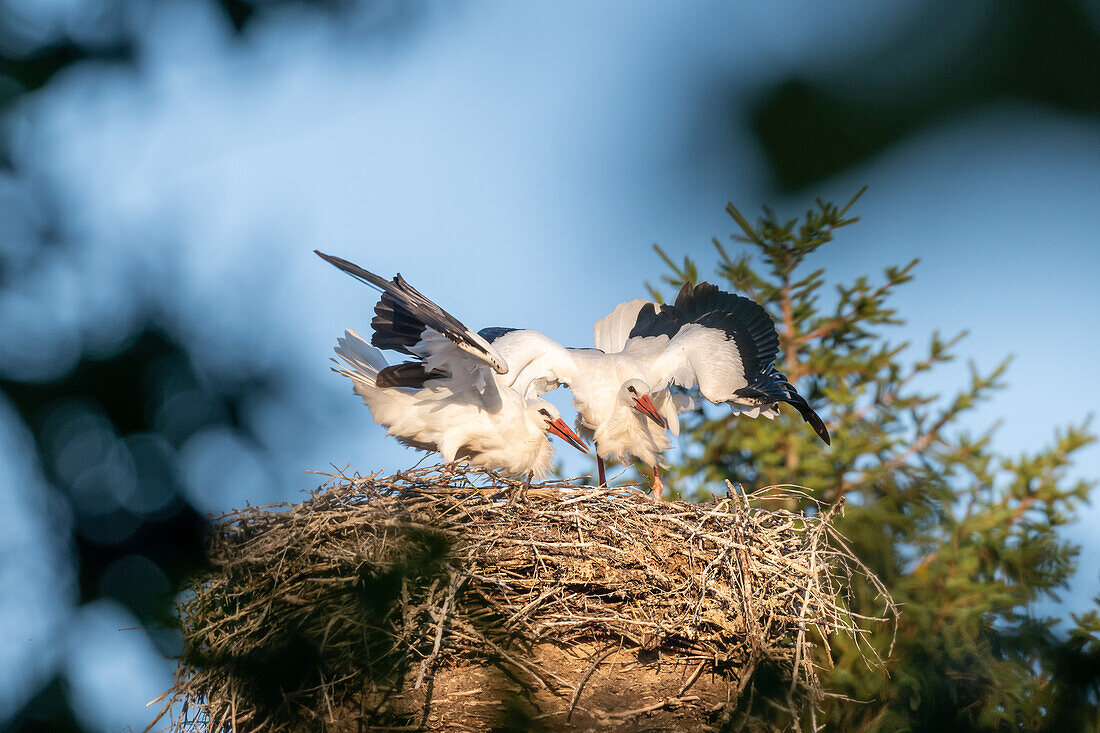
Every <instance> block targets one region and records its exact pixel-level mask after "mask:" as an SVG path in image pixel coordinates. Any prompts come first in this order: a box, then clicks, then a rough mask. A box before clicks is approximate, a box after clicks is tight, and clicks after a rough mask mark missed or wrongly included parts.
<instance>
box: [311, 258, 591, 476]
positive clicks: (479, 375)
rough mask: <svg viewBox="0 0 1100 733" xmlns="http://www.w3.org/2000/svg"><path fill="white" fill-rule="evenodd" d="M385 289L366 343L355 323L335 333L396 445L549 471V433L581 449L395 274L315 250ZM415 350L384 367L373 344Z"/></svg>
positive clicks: (480, 346)
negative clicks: (408, 358) (376, 271)
mask: <svg viewBox="0 0 1100 733" xmlns="http://www.w3.org/2000/svg"><path fill="white" fill-rule="evenodd" d="M317 254H318V255H320V256H321V257H322V258H324V259H325V260H326V261H328V262H330V263H331V264H333V265H335V266H336V267H338V268H340V269H341V270H344V271H345V272H347V273H349V274H351V275H352V276H354V277H356V278H357V279H359V280H361V281H363V282H366V283H368V284H370V285H372V286H374V287H376V288H378V289H379V290H381V291H382V298H381V299H380V300H379V302H378V304H377V305H376V306H375V318H374V320H373V322H372V327H373V329H374V334H373V336H372V339H371V340H372V343H373V346H372V345H371V344H368V343H367V342H366V341H365V340H364V339H363V338H362V337H360V336H359V335H358V334H357V333H355V332H354V331H347V332H345V335H344V337H343V338H341V339H340V340H339V346H338V347H337V348H336V353H337V355H339V356H340V358H341V359H343V360H344V363H345V364H346V365H347V367H348V368H340V369H338V370H337V371H339V372H340V373H341V374H344V375H345V376H347V377H349V378H351V379H352V381H353V384H354V389H355V392H356V393H357V394H359V395H360V396H361V397H362V398H363V400H364V402H366V403H367V405H368V407H370V409H371V413H372V415H373V416H374V419H375V422H377V423H379V424H380V425H383V426H385V427H386V428H387V431H388V433H389V434H390V435H392V436H394V437H396V438H397V439H398V440H400V441H401V442H402V443H404V444H406V445H409V446H412V447H415V448H419V449H422V450H431V451H439V452H440V453H441V454H442V455H443V457H444V459H445V460H447V461H448V462H452V461H455V460H465V461H467V462H468V463H470V464H471V465H474V466H477V467H480V468H486V469H499V470H502V471H504V472H506V473H509V474H512V475H524V474H529V475H532V476H535V477H540V478H541V477H543V476H545V475H546V474H547V473H548V472H549V470H550V466H551V463H552V461H553V455H554V450H553V447H552V446H551V445H550V442H549V441H548V440H547V435H546V433H547V432H552V433H554V434H555V435H558V436H559V437H561V438H562V439H564V440H565V441H566V442H568V443H569V444H570V445H572V446H573V447H575V448H577V449H578V450H581V451H585V452H587V450H586V449H585V447H584V444H583V442H582V441H581V440H580V438H579V437H578V436H577V435H576V434H575V433H574V432H573V431H572V430H571V429H570V428H569V426H568V425H567V424H566V423H565V422H564V421H563V420H562V419H561V415H560V414H559V413H558V410H557V408H555V407H554V406H553V405H551V404H550V403H548V402H546V401H544V400H540V399H537V395H532V396H531V397H530V398H528V397H527V396H526V395H525V394H524V393H522V392H520V391H517V390H515V389H513V388H512V387H511V384H510V380H507V379H505V377H504V376H503V375H506V374H507V373H508V371H509V369H508V365H507V362H506V361H505V359H504V358H503V357H502V356H501V355H500V354H499V353H498V352H497V351H496V350H495V349H494V348H493V347H492V346H491V345H490V344H489V343H488V341H487V340H486V339H485V338H483V337H482V336H480V335H479V334H475V333H473V332H472V331H470V330H469V329H468V328H466V326H465V325H463V324H462V323H461V322H460V321H458V319H456V318H454V317H453V316H451V315H450V314H449V313H447V312H446V311H444V310H443V309H442V308H440V307H439V306H438V305H436V304H435V303H434V302H432V301H431V300H429V299H428V298H426V297H424V296H423V295H421V294H420V293H419V292H418V291H416V290H415V289H413V288H412V286H410V285H409V284H408V283H406V282H405V281H404V280H403V279H402V278H401V277H400V275H398V276H396V277H394V279H393V280H392V281H387V280H384V279H382V278H380V277H379V276H377V275H375V274H373V273H371V272H368V271H366V270H364V269H362V268H360V267H359V266H358V265H354V264H352V263H350V262H348V261H346V260H342V259H340V258H338V257H332V256H330V255H324V254H321V253H320V252H318V253H317ZM378 346H381V347H384V348H389V349H392V350H395V351H399V352H402V353H405V354H408V355H410V356H413V357H415V360H414V361H410V362H405V363H402V364H395V365H393V366H390V365H389V364H387V363H386V360H385V358H384V357H383V356H382V354H381V352H379V351H378V349H377V348H375V347H378Z"/></svg>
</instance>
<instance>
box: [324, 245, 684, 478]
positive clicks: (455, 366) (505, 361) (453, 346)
mask: <svg viewBox="0 0 1100 733" xmlns="http://www.w3.org/2000/svg"><path fill="white" fill-rule="evenodd" d="M317 254H318V255H319V256H320V257H322V258H323V259H325V260H326V261H327V262H330V263H331V264H333V265H335V266H336V267H338V268H340V269H341V270H344V271H345V272H347V273H349V274H350V275H352V276H353V277H356V278H357V279H359V280H361V281H363V282H365V283H367V284H369V285H372V286H374V287H375V288H378V289H379V290H381V291H382V298H381V300H380V301H379V302H378V304H377V305H376V306H375V309H374V311H375V317H374V320H373V321H371V327H372V328H373V330H374V334H373V336H372V337H371V343H372V344H374V345H375V346H377V347H379V348H382V349H390V350H393V351H399V352H402V353H405V354H408V355H410V356H413V357H416V361H411V362H407V363H404V364H396V365H393V366H388V367H384V368H382V369H380V370H379V371H378V374H377V377H376V378H375V384H376V385H377V386H378V387H380V388H389V387H414V388H426V387H433V388H446V389H449V390H451V391H452V392H454V393H456V394H460V395H470V396H471V399H472V395H473V394H476V393H479V392H480V391H481V390H484V389H485V384H486V379H488V378H489V377H493V378H494V379H495V381H496V383H497V385H498V387H499V388H501V389H511V390H514V391H515V392H516V393H517V394H518V395H519V396H520V397H521V398H522V399H523V400H527V401H531V400H536V399H538V398H540V397H542V395H543V394H545V393H546V392H547V391H548V390H552V389H556V388H557V387H559V386H561V385H567V386H568V387H569V389H570V391H571V392H572V393H573V404H574V406H575V407H576V408H577V411H578V419H577V426H578V428H577V429H578V430H579V431H580V432H581V433H582V434H584V435H586V436H588V437H590V438H591V439H592V440H594V441H595V445H596V449H597V454H598V456H599V473H600V483H601V484H603V483H605V477H604V470H603V458H606V457H608V456H611V455H616V456H618V458H619V459H620V460H621V461H623V462H624V463H625V462H627V461H629V460H630V459H631V457H633V456H636V457H637V458H638V459H639V460H643V461H645V462H646V463H647V464H649V465H653V466H656V465H657V464H658V462H659V459H660V455H661V453H663V452H664V451H665V450H666V449H667V448H668V446H669V441H668V439H667V437H666V436H665V435H664V430H665V427H666V426H668V425H669V424H670V423H671V425H672V427H673V430H674V431H676V430H678V427H679V421H678V420H677V419H676V406H675V405H674V403H673V398H672V397H671V396H670V395H669V393H668V390H667V389H662V390H658V391H657V392H654V393H653V394H652V395H651V392H652V390H651V389H650V388H649V386H648V385H647V384H646V383H645V380H644V379H642V377H643V374H642V372H641V370H640V368H639V366H638V365H636V364H634V363H633V361H632V360H631V359H628V358H623V357H622V356H621V355H616V354H610V355H609V354H604V353H602V352H600V351H598V350H596V349H567V348H565V347H564V346H562V345H561V344H560V343H558V342H557V341H554V340H553V339H551V338H550V337H548V336H545V335H544V334H541V333H539V332H538V331H534V330H529V329H522V330H521V329H513V328H485V329H482V330H481V331H479V332H478V333H473V332H471V331H470V330H469V329H467V328H466V327H465V326H464V325H462V323H461V322H459V321H458V320H457V319H455V318H454V317H453V316H451V315H450V314H448V313H446V312H445V311H443V310H442V309H441V308H440V307H439V306H438V305H436V304H435V303H433V302H432V301H431V300H429V299H428V298H426V297H424V296H423V295H422V294H420V293H419V292H418V291H417V290H416V289H414V288H413V287H412V286H411V285H409V284H408V283H407V282H406V281H405V280H404V279H403V278H402V277H401V276H400V275H398V276H396V277H394V278H393V280H392V281H389V280H385V279H383V278H381V277H379V276H378V275H375V274H374V273H371V272H368V271H367V270H364V269H362V268H361V267H358V266H357V265H353V264H352V263H350V262H347V261H346V260H342V259H340V258H339V257H333V256H330V255H326V254H322V253H320V252H317ZM464 357H474V358H472V359H471V358H464ZM484 364H489V365H491V366H492V367H493V369H494V370H495V371H496V372H497V374H495V375H490V374H489V373H488V371H487V370H485V369H483V368H481V367H482V366H483V365H484ZM654 425H656V426H657V427H658V429H656V430H654V428H653V426H654ZM570 432H572V431H570ZM558 434H559V435H560V433H558ZM574 437H575V436H574ZM657 484H658V485H659V475H657Z"/></svg>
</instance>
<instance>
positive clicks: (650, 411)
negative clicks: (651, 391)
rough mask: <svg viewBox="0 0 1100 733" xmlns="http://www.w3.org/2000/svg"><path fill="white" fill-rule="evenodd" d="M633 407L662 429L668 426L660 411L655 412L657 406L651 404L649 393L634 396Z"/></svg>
mask: <svg viewBox="0 0 1100 733" xmlns="http://www.w3.org/2000/svg"><path fill="white" fill-rule="evenodd" d="M634 409H636V410H637V411H638V412H640V413H642V414H643V415H645V416H646V417H648V418H649V419H650V420H652V421H653V422H655V423H657V424H658V425H660V426H661V428H662V429H663V428H667V427H668V423H667V422H666V421H665V419H664V418H663V417H661V413H659V412H657V407H656V406H655V405H654V404H653V400H651V399H649V395H647V394H644V395H642V396H641V397H635V398H634Z"/></svg>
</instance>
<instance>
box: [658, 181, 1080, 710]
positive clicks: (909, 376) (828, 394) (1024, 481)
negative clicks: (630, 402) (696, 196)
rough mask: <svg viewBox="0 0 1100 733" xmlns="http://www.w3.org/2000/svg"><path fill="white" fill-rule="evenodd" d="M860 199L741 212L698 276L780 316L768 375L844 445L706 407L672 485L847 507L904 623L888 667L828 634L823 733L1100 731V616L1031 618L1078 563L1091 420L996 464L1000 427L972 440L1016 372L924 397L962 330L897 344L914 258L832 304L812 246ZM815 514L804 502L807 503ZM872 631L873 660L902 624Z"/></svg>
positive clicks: (802, 428)
mask: <svg viewBox="0 0 1100 733" xmlns="http://www.w3.org/2000/svg"><path fill="white" fill-rule="evenodd" d="M860 193H862V191H861V192H860ZM858 197H859V194H857V195H856V197H855V198H853V199H852V201H851V202H849V203H848V205H847V206H844V207H843V208H840V207H837V206H834V205H832V204H828V203H824V202H821V201H818V202H817V206H816V208H814V209H813V210H811V211H809V212H807V214H806V215H805V217H804V218H802V219H801V220H797V219H792V220H790V221H779V220H777V218H776V217H775V216H774V214H772V213H771V212H770V211H769V210H767V209H765V213H764V216H763V217H762V218H760V219H759V220H758V221H757V222H756V223H751V222H750V221H749V220H748V219H747V218H746V217H744V216H743V215H742V214H741V212H739V211H738V210H737V209H736V208H735V207H734V206H733V205H732V204H730V205H729V206H728V207H727V212H728V213H729V215H730V216H731V217H732V218H733V221H734V222H735V223H736V225H737V228H738V230H739V231H738V232H737V234H735V235H734V236H733V237H732V239H734V240H735V241H737V242H738V243H740V247H739V249H738V250H736V251H734V252H730V251H729V250H727V248H726V247H725V246H724V245H723V244H722V243H721V242H720V241H718V240H717V239H716V240H714V246H715V249H716V251H717V258H718V263H717V270H716V275H717V278H716V279H715V278H704V279H709V280H711V281H712V282H715V283H716V284H718V285H719V286H720V287H723V288H724V289H727V290H730V291H731V292H736V293H740V294H742V295H746V296H748V297H751V298H752V299H754V300H756V301H757V302H759V303H761V304H762V305H764V307H766V308H767V309H768V311H769V312H770V313H771V314H772V316H773V318H774V319H775V322H776V327H777V330H778V331H779V336H780V353H779V356H778V358H777V364H776V366H777V368H779V370H780V371H782V372H784V373H785V374H786V375H787V376H788V377H789V378H790V381H791V382H792V383H793V384H795V385H796V386H797V388H798V390H799V391H800V392H801V393H802V394H803V395H804V396H806V398H807V399H808V400H809V401H810V404H811V405H813V406H814V408H815V409H816V410H817V411H818V412H819V413H820V414H821V415H822V417H823V418H824V419H825V420H826V422H827V423H828V427H829V430H830V432H831V433H832V447H831V448H829V447H826V446H824V445H823V444H821V443H820V442H819V441H818V439H817V437H816V436H815V435H814V434H813V432H812V431H811V430H809V429H808V428H807V426H806V425H805V424H803V422H802V420H801V418H800V417H799V416H798V415H797V414H796V413H795V412H794V411H793V410H783V411H782V413H783V414H782V415H781V417H779V418H778V419H776V420H774V421H769V420H765V419H755V420H754V419H747V418H743V417H742V418H739V417H736V416H734V415H731V414H729V413H728V412H727V411H725V410H724V409H720V408H716V407H714V406H712V405H708V404H706V403H703V402H702V401H699V400H697V404H699V405H700V406H699V407H697V408H696V409H695V410H694V411H693V412H692V413H689V414H688V415H685V416H683V417H682V423H683V428H682V433H681V436H682V443H683V453H682V457H681V462H680V463H679V464H678V465H677V466H675V467H674V469H673V475H674V476H675V477H676V480H675V482H674V487H676V488H679V489H681V491H683V490H684V487H687V486H694V487H696V489H695V494H696V496H697V497H698V498H702V497H704V496H707V497H709V494H708V493H707V492H708V490H713V491H715V492H720V491H724V488H721V489H719V488H718V487H719V486H722V484H721V480H723V479H727V478H728V479H730V480H731V481H734V482H741V483H743V484H744V485H745V486H746V487H747V488H750V489H751V488H758V487H763V486H767V485H773V484H796V485H799V486H802V487H805V488H806V489H807V492H808V495H809V496H810V497H812V499H814V500H818V501H823V502H825V503H826V504H829V503H831V502H835V501H837V500H838V499H841V498H844V499H845V500H846V503H847V510H846V516H845V518H844V520H843V521H842V523H841V525H840V528H841V531H842V532H843V533H844V534H845V535H846V536H847V537H848V538H849V539H850V541H851V543H852V547H853V549H854V550H855V551H856V553H857V554H858V555H859V556H860V557H861V558H862V559H863V561H864V562H866V563H867V565H868V566H870V567H871V568H872V569H873V570H874V571H875V572H876V573H877V574H878V575H879V576H880V578H881V579H882V580H883V581H884V582H885V583H886V586H887V587H888V588H889V589H890V591H891V593H892V594H893V596H894V600H895V601H896V602H897V603H898V605H899V607H900V613H901V615H900V620H899V625H898V628H897V635H896V639H894V640H893V645H892V651H891V652H890V654H889V656H888V658H887V660H886V666H885V671H883V670H882V669H876V668H874V667H873V666H868V665H867V664H865V663H864V661H863V659H862V653H861V651H860V649H858V648H856V647H855V646H853V645H851V644H846V643H845V641H844V640H842V639H836V640H830V643H831V647H832V648H831V659H830V660H827V659H825V658H824V655H825V651H824V649H823V648H822V650H821V653H822V659H820V660H818V661H819V662H820V663H822V664H824V665H825V666H826V667H827V666H829V665H830V664H832V665H835V668H834V669H833V670H832V671H831V672H829V673H827V674H826V675H825V681H826V684H827V685H828V686H829V688H830V690H831V691H832V692H833V693H836V694H837V695H839V696H843V697H836V698H832V699H830V700H829V701H828V702H827V703H826V707H825V710H824V711H823V712H824V717H823V716H822V715H820V714H819V715H818V717H817V721H818V723H819V724H821V723H822V722H823V721H824V724H825V727H826V729H835V730H844V731H858V730H866V731H897V730H928V729H938V730H940V731H948V730H952V731H953V730H1009V729H1012V730H1042V729H1055V728H1060V729H1062V730H1066V731H1068V730H1086V729H1093V730H1095V729H1098V728H1100V715H1098V713H1097V707H1096V705H1097V695H1098V693H1100V685H1098V682H1100V615H1098V614H1097V612H1096V611H1092V612H1090V613H1088V614H1084V615H1080V616H1074V617H1072V618H1054V617H1047V616H1040V615H1036V613H1035V612H1034V610H1033V609H1034V604H1035V602H1037V601H1040V600H1043V599H1050V598H1057V593H1058V592H1059V591H1060V590H1062V589H1064V588H1065V587H1066V586H1067V583H1068V581H1069V580H1070V578H1071V576H1072V574H1073V572H1074V570H1075V568H1076V560H1077V555H1078V547H1076V546H1075V545H1073V544H1072V543H1071V542H1069V541H1067V540H1066V539H1065V538H1064V537H1062V536H1061V535H1060V533H1059V531H1060V528H1061V527H1062V526H1063V525H1065V524H1066V523H1067V522H1069V521H1072V520H1073V519H1074V517H1075V516H1076V513H1077V510H1078V509H1079V508H1080V506H1081V505H1082V503H1083V502H1085V501H1086V500H1087V499H1088V496H1089V491H1090V489H1091V488H1092V485H1093V484H1092V483H1091V482H1088V481H1081V480H1077V481H1071V480H1070V479H1069V478H1068V476H1067V473H1068V470H1069V468H1070V466H1071V462H1072V459H1073V457H1074V454H1075V453H1076V452H1077V451H1078V450H1079V449H1081V448H1082V447H1083V446H1085V445H1086V444H1088V443H1090V442H1092V441H1093V440H1094V437H1093V435H1092V434H1091V432H1090V428H1089V425H1088V423H1087V422H1086V423H1085V424H1082V425H1076V426H1068V427H1066V428H1065V429H1063V430H1061V431H1059V432H1057V433H1056V434H1055V435H1054V436H1053V437H1052V438H1049V439H1044V438H1043V437H1042V436H1036V442H1035V448H1034V450H1033V451H1031V452H1029V453H1027V454H1026V455H1021V456H1015V457H1008V456H1003V455H999V454H998V453H997V452H996V451H995V450H994V448H993V446H992V438H993V433H994V430H995V428H996V426H992V427H990V428H989V429H988V430H985V431H982V432H979V433H977V434H975V433H972V432H971V431H969V430H967V429H965V428H964V427H963V426H962V423H963V420H964V418H965V416H966V413H967V412H968V411H970V410H973V409H974V407H975V406H976V405H977V404H978V403H980V402H981V401H982V400H984V399H986V398H988V397H989V395H990V394H991V393H992V392H993V391H994V390H997V389H999V388H1000V387H1002V386H1003V383H1004V381H1003V380H1004V375H1005V372H1006V368H1007V366H1008V359H1007V358H1006V359H1005V360H1004V361H1002V362H1001V363H1000V364H999V365H997V366H996V367H995V368H993V369H992V370H990V371H989V372H982V371H980V370H978V369H977V368H976V367H974V366H973V365H971V367H970V377H969V381H968V382H967V383H965V384H962V385H961V386H960V387H959V388H958V390H957V392H956V393H955V394H953V395H937V394H929V393H926V392H923V391H921V390H920V389H918V388H917V386H916V384H917V382H919V379H918V378H919V377H920V376H921V375H923V374H925V373H928V372H930V371H932V370H935V369H937V368H939V367H941V366H942V365H944V364H945V363H947V362H949V361H951V360H952V359H953V358H954V356H953V353H952V350H953V348H954V347H955V346H956V345H957V344H958V342H959V341H960V339H962V338H963V337H964V336H965V332H959V333H956V334H954V335H951V336H949V337H946V338H945V337H943V336H941V335H940V334H939V333H935V334H932V335H931V338H930V341H929V343H928V344H927V346H926V347H925V348H924V350H923V351H922V352H921V353H919V354H914V348H913V347H912V346H911V345H910V344H909V343H906V342H897V341H895V340H894V339H893V338H892V329H895V328H896V327H897V326H899V325H901V324H902V323H904V319H903V317H902V315H901V314H899V313H898V312H897V310H896V309H895V308H894V307H893V306H892V305H891V303H890V300H891V296H892V295H893V294H894V292H895V290H896V289H897V288H898V287H900V286H902V285H903V284H904V283H906V282H908V281H909V280H910V279H912V278H913V276H914V274H915V272H916V269H917V261H916V260H914V261H912V262H909V263H907V264H905V265H903V266H898V267H889V268H887V269H886V271H885V272H884V273H883V275H882V276H881V277H880V278H869V277H860V278H858V279H857V280H855V282H852V283H847V284H843V283H838V284H835V285H834V287H835V296H833V297H831V298H830V297H829V296H828V295H827V292H826V285H827V283H828V280H827V276H826V273H825V270H824V269H823V268H822V267H820V262H821V260H822V259H824V257H825V256H826V255H827V251H826V252H821V253H819V252H818V250H819V249H822V248H823V247H825V246H826V245H828V244H829V243H830V242H831V241H832V239H833V236H834V233H835V232H836V231H837V230H838V229H840V228H842V227H845V226H848V225H850V224H852V223H854V222H856V221H857V218H856V217H853V216H850V215H849V211H850V209H851V207H852V205H853V203H854V202H855V201H856V199H858ZM655 248H656V249H657V252H658V254H659V255H660V256H661V257H662V258H663V259H664V261H665V263H666V264H667V265H668V267H669V268H670V270H671V272H670V273H669V274H668V275H667V276H665V277H664V278H663V280H664V281H665V282H666V283H668V284H669V285H672V286H676V287H678V286H679V285H681V284H682V283H683V282H685V281H698V279H699V271H698V267H697V265H696V264H695V263H694V262H693V261H691V260H690V259H687V258H685V259H684V261H683V263H682V264H676V263H675V262H674V261H673V260H672V259H671V258H670V257H669V256H668V255H667V254H666V253H665V252H664V251H663V250H662V249H661V248H660V247H659V246H656V245H655ZM650 290H651V293H652V294H653V295H654V297H655V298H656V299H658V300H660V298H661V294H660V292H659V291H658V290H657V289H654V288H652V287H651V288H650ZM958 325H959V324H944V326H945V327H946V328H950V329H955V328H958ZM813 507H814V504H813V502H812V501H811V500H810V499H807V500H806V502H805V505H804V506H803V507H802V508H803V509H805V510H807V511H813V510H814V509H813ZM875 600H876V599H874V598H872V597H870V594H869V593H866V594H865V595H861V592H859V591H857V593H856V595H855V596H854V597H853V599H852V603H853V604H854V606H855V607H856V609H855V610H861V608H862V609H865V610H868V611H870V610H871V609H872V608H873V607H874V604H875ZM1098 601H1100V599H1098ZM880 607H881V606H880ZM1059 622H1061V623H1062V625H1061V626H1060V627H1058V628H1056V627H1055V625H1056V624H1057V623H1059ZM874 633H875V635H876V637H877V638H873V639H872V640H871V643H872V645H873V646H874V647H876V648H878V649H889V648H891V639H890V638H889V637H890V635H891V634H892V633H893V629H887V628H879V629H878V630H877V631H875V632H874ZM845 698H848V699H845Z"/></svg>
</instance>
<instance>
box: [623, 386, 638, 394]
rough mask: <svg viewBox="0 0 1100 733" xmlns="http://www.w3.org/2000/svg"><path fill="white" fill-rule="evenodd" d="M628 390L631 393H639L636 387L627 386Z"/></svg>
mask: <svg viewBox="0 0 1100 733" xmlns="http://www.w3.org/2000/svg"><path fill="white" fill-rule="evenodd" d="M626 391H627V392H629V393H630V394H635V393H637V391H638V390H636V389H634V388H633V387H627V388H626Z"/></svg>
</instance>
